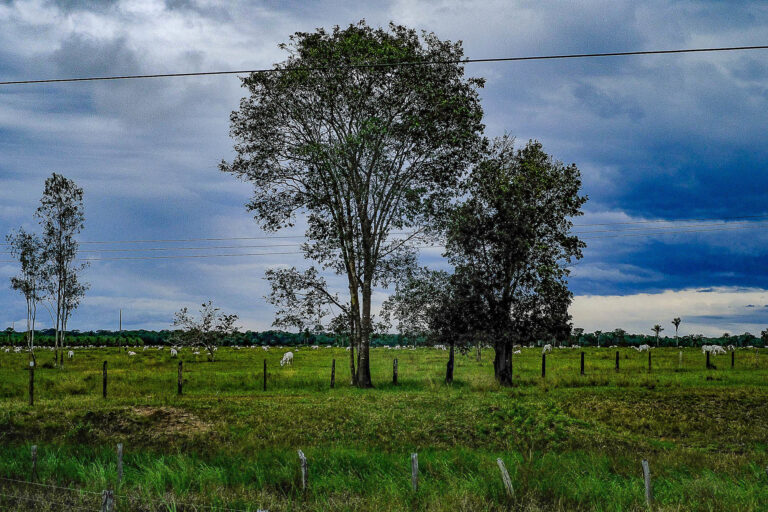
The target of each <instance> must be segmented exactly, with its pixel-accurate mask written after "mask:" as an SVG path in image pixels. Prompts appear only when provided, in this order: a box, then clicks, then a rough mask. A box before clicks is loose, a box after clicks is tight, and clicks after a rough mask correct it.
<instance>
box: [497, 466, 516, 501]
mask: <svg viewBox="0 0 768 512" xmlns="http://www.w3.org/2000/svg"><path fill="white" fill-rule="evenodd" d="M496 464H498V465H499V471H501V480H502V481H503V482H504V489H506V491H507V496H509V497H510V498H511V497H512V496H514V495H515V491H514V489H513V488H512V479H511V478H509V472H508V471H507V467H506V466H505V465H504V461H503V460H501V458H498V459H496Z"/></svg>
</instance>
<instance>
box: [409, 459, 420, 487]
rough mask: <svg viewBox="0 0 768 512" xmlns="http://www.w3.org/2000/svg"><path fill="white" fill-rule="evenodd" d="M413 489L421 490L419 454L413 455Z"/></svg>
mask: <svg viewBox="0 0 768 512" xmlns="http://www.w3.org/2000/svg"><path fill="white" fill-rule="evenodd" d="M411 487H412V488H413V491H414V492H416V491H418V490H419V454H418V453H412V454H411Z"/></svg>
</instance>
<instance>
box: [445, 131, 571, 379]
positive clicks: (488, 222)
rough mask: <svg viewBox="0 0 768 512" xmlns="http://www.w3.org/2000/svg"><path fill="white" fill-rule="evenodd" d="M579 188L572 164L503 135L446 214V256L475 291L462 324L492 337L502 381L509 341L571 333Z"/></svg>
mask: <svg viewBox="0 0 768 512" xmlns="http://www.w3.org/2000/svg"><path fill="white" fill-rule="evenodd" d="M580 188H581V175H580V173H579V170H578V168H577V167H576V166H575V165H567V166H566V165H563V164H562V163H561V162H558V161H555V160H554V159H552V158H551V157H550V156H549V155H547V154H546V153H545V152H544V151H543V149H542V146H541V144H540V143H538V142H534V141H531V142H529V143H528V144H526V145H525V147H523V148H521V149H515V147H514V140H513V139H512V138H510V137H506V136H505V137H501V138H498V139H496V140H495V141H494V142H493V144H491V145H489V147H488V149H487V151H486V153H485V155H484V157H483V158H482V159H481V160H480V161H479V163H478V164H477V165H476V166H475V167H474V168H473V169H472V173H471V175H470V177H469V179H468V180H467V182H466V189H465V190H466V195H465V197H466V199H465V200H464V201H462V202H461V203H460V204H458V205H457V206H456V207H455V208H454V209H453V211H452V213H451V214H450V215H449V216H448V221H447V226H446V229H445V236H446V256H447V257H448V260H449V262H450V263H451V264H452V265H453V266H454V268H455V269H456V273H460V274H462V275H463V276H464V277H463V278H462V280H463V281H465V282H466V283H467V285H466V286H465V289H466V290H467V291H466V293H467V295H468V296H471V297H475V300H474V301H472V303H473V304H475V306H474V309H473V311H472V312H471V314H472V316H473V318H469V319H468V323H469V324H470V325H471V324H473V323H475V324H476V327H475V330H476V332H478V333H482V335H483V336H485V337H486V339H489V340H490V341H491V342H492V343H493V345H494V348H495V359H494V372H495V376H496V379H497V380H498V381H499V383H500V384H502V385H505V386H508V385H511V384H512V352H513V346H514V344H516V343H525V342H532V341H535V340H542V339H547V340H549V339H554V340H565V339H567V338H568V336H569V335H570V323H569V321H570V316H569V315H568V306H569V305H570V302H571V298H572V294H571V292H570V291H569V290H568V286H567V277H568V275H569V270H568V266H569V265H570V264H571V262H572V261H573V260H574V259H578V258H580V257H581V251H582V248H583V247H584V246H585V244H584V243H583V242H582V241H580V240H579V239H578V237H577V236H575V235H573V234H572V233H571V228H572V225H573V224H572V222H571V219H572V218H573V217H575V216H578V215H581V214H582V212H581V206H582V205H583V204H584V202H585V201H586V197H585V196H581V195H579V191H580ZM467 313H469V312H467ZM478 318H479V319H481V321H480V322H478V321H477V319H478Z"/></svg>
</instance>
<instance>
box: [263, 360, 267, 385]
mask: <svg viewBox="0 0 768 512" xmlns="http://www.w3.org/2000/svg"><path fill="white" fill-rule="evenodd" d="M266 390H267V360H266V359H264V391H266Z"/></svg>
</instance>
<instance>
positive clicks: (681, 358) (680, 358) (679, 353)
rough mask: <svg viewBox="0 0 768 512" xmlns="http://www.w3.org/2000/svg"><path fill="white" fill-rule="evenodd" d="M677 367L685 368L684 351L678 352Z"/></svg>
mask: <svg viewBox="0 0 768 512" xmlns="http://www.w3.org/2000/svg"><path fill="white" fill-rule="evenodd" d="M677 367H678V368H680V369H681V370H682V369H683V351H682V350H681V351H680V352H678V353H677Z"/></svg>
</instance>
